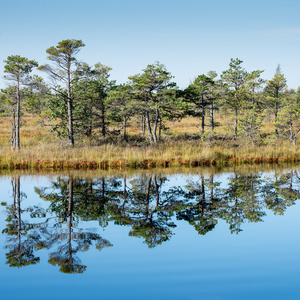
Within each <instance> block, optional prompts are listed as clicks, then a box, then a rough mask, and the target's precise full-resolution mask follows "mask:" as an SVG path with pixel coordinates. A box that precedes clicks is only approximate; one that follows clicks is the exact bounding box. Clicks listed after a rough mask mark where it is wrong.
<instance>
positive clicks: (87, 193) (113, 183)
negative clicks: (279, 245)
mask: <svg viewBox="0 0 300 300" xmlns="http://www.w3.org/2000/svg"><path fill="white" fill-rule="evenodd" d="M184 178H186V181H185V182H183V183H182V185H181V186H179V183H180V180H182V179H184ZM21 179H22V175H20V174H14V175H13V176H12V177H11V183H10V184H11V188H10V190H11V197H12V199H11V200H12V201H6V202H2V206H3V208H4V209H5V212H6V220H5V228H4V230H3V231H2V234H5V236H6V242H5V250H6V253H5V255H6V261H5V263H6V264H7V265H9V266H10V267H23V266H29V265H35V264H38V263H39V262H40V257H39V256H38V253H39V250H42V249H44V250H46V251H47V252H48V263H49V264H51V265H53V266H57V267H59V270H60V272H63V273H69V274H75V273H84V272H85V271H86V269H87V266H86V265H84V263H82V262H81V259H80V257H79V256H80V253H81V252H83V251H88V250H89V249H90V248H95V249H97V250H99V251H101V250H102V249H105V248H110V247H113V245H112V243H111V242H110V241H109V238H108V239H106V238H103V237H102V236H101V235H99V234H98V233H97V230H94V229H93V230H88V229H87V228H84V227H85V226H82V224H84V223H86V222H89V221H97V222H98V224H99V226H100V227H101V228H105V227H107V226H108V225H109V224H111V223H113V224H114V226H127V227H128V228H130V231H129V236H130V237H138V238H141V239H142V240H143V242H144V243H145V244H146V245H147V246H148V247H149V248H155V247H157V246H159V245H161V244H163V243H165V242H168V241H169V240H170V239H171V238H172V236H173V235H174V228H176V226H177V225H176V224H177V222H186V223H187V224H189V226H192V227H193V228H194V230H196V232H197V233H198V234H199V235H206V234H209V232H211V231H213V230H214V229H215V227H216V226H217V225H218V222H219V221H220V220H224V221H225V222H226V224H227V226H228V228H229V230H230V232H231V233H232V234H239V233H240V232H241V231H242V230H243V224H244V223H245V222H262V221H263V220H264V218H265V217H266V210H270V211H272V212H273V213H274V214H275V215H283V214H284V213H285V211H286V210H287V209H288V207H291V206H293V205H294V204H296V202H297V200H298V199H299V198H300V192H299V186H300V177H299V173H298V170H297V168H294V169H288V170H285V171H284V170H275V171H271V172H270V173H268V174H266V173H264V172H262V171H259V172H252V173H251V172H250V173H248V172H245V171H244V170H239V169H238V168H234V169H233V171H231V172H227V173H223V174H217V175H216V174H214V172H211V173H209V172H207V173H206V174H205V173H204V174H203V173H198V174H193V175H184V176H183V175H172V176H169V177H168V176H167V175H164V174H157V173H152V172H151V171H149V170H148V171H147V172H143V173H142V174H141V175H140V176H138V175H134V176H132V177H127V175H126V174H123V176H120V175H118V176H116V175H111V176H109V177H104V176H98V177H96V178H91V177H85V178H84V177H81V176H80V174H76V173H73V172H70V173H69V174H67V173H64V174H61V175H59V174H57V175H56V176H53V177H52V178H51V185H50V186H35V187H34V193H35V195H36V196H38V199H39V201H43V203H44V205H43V206H39V205H38V203H39V202H38V201H36V202H37V203H36V204H34V205H29V206H26V200H27V199H26V194H25V193H24V192H22V180H21ZM107 251H109V250H107Z"/></svg>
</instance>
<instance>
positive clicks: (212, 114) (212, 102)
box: [210, 100, 215, 140]
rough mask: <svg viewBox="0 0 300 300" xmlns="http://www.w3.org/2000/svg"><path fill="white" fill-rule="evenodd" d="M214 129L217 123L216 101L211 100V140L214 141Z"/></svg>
mask: <svg viewBox="0 0 300 300" xmlns="http://www.w3.org/2000/svg"><path fill="white" fill-rule="evenodd" d="M214 129H215V122H214V101H213V100H211V105H210V139H211V140H212V139H213V136H214Z"/></svg>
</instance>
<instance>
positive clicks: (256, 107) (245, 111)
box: [0, 39, 300, 149]
mask: <svg viewBox="0 0 300 300" xmlns="http://www.w3.org/2000/svg"><path fill="white" fill-rule="evenodd" d="M84 46H85V45H84V43H83V42H82V41H81V40H74V39H72V40H63V41H61V42H59V43H58V44H57V45H56V46H52V47H50V48H48V49H47V50H46V53H47V55H48V56H47V58H48V60H49V64H46V65H41V66H38V63H37V62H36V61H35V60H29V59H27V58H25V57H21V56H19V55H12V56H8V57H7V59H6V60H4V63H5V66H4V73H5V76H4V77H5V79H6V80H8V81H9V82H10V85H9V87H8V88H6V89H2V90H1V95H0V97H1V105H0V108H1V111H2V115H8V114H11V116H12V133H11V146H12V149H19V148H20V116H21V110H24V111H26V112H28V113H31V114H33V115H38V116H40V117H41V118H42V120H43V122H44V123H45V124H46V125H49V126H50V127H51V130H53V131H55V132H56V133H57V135H58V136H59V137H61V138H66V139H68V142H69V144H70V145H71V146H73V145H74V144H75V141H76V142H79V141H82V140H86V139H87V140H89V141H90V143H92V142H93V143H97V141H99V139H102V140H103V138H104V140H105V138H106V137H107V136H110V137H116V136H122V139H123V140H124V141H126V142H128V141H129V137H128V134H127V130H128V126H129V125H130V124H132V122H133V121H134V123H135V126H136V125H137V124H138V125H139V126H140V132H141V136H142V137H145V140H147V141H148V143H150V144H155V143H157V142H158V141H160V140H161V139H162V133H163V132H165V131H166V130H167V127H166V123H167V122H168V121H172V120H180V119H181V118H183V117H186V116H193V117H197V118H199V128H200V132H199V138H200V139H201V140H214V139H216V138H218V136H217V134H216V131H215V129H216V126H219V125H220V124H218V122H216V118H215V114H216V112H218V113H219V115H220V114H221V115H222V114H225V115H226V116H228V118H231V117H232V118H233V120H234V122H233V128H232V139H233V140H236V139H237V138H238V137H239V136H241V137H246V138H247V139H248V140H249V141H250V142H251V143H252V144H255V143H259V142H261V141H262V140H263V139H265V138H266V136H267V134H266V133H262V131H261V129H262V127H263V125H264V123H265V122H263V121H264V120H266V117H267V116H273V117H272V118H271V120H272V121H271V124H272V125H274V136H275V137H276V138H279V137H282V138H285V139H288V140H290V141H291V142H292V143H293V144H294V145H295V144H296V140H297V137H298V134H299V132H300V113H299V112H300V89H298V90H297V91H295V90H293V89H288V88H287V84H286V78H285V77H284V74H283V73H282V71H281V69H280V66H278V67H277V69H276V72H275V75H274V77H273V78H272V79H270V80H264V79H263V78H262V77H261V75H262V73H263V71H262V70H254V71H251V72H248V71H246V70H245V69H244V68H243V67H242V63H243V61H241V60H240V59H238V58H236V59H231V61H230V63H229V67H228V69H227V70H225V71H223V72H222V74H220V76H218V74H217V73H216V72H215V71H210V72H208V73H207V74H202V75H199V76H197V77H196V78H195V79H194V81H193V82H191V83H190V84H189V86H188V87H187V88H186V89H184V90H181V89H179V88H178V86H177V85H176V83H174V82H173V81H172V79H173V76H172V75H171V73H170V72H168V71H167V69H166V67H165V66H164V65H163V64H161V63H159V62H155V63H154V64H150V65H148V66H147V67H146V68H145V69H144V70H143V71H142V73H139V74H136V75H132V76H129V77H128V82H127V83H124V84H119V85H117V84H116V81H115V80H111V79H110V74H109V72H110V71H111V68H110V67H108V66H105V65H103V64H101V63H96V64H95V65H94V66H90V65H88V64H87V63H85V62H79V61H78V60H77V58H76V55H77V54H78V52H79V51H80V49H81V48H82V47H84ZM34 68H37V69H38V70H41V71H43V72H45V73H46V74H47V75H48V81H47V83H46V82H45V81H44V79H43V78H42V77H40V76H37V75H33V76H31V72H32V71H33V69H34ZM269 119H270V118H269ZM112 128H117V129H116V130H112ZM207 128H209V129H207ZM111 140H113V138H112V139H111Z"/></svg>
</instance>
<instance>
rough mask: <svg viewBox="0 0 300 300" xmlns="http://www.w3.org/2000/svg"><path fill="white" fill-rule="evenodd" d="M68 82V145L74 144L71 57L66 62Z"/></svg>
mask: <svg viewBox="0 0 300 300" xmlns="http://www.w3.org/2000/svg"><path fill="white" fill-rule="evenodd" d="M67 80H68V82H67V90H68V100H67V103H68V127H69V144H70V146H72V147H73V146H74V132H73V103H72V97H71V59H70V60H69V62H68V79H67Z"/></svg>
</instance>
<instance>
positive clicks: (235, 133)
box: [233, 107, 238, 141]
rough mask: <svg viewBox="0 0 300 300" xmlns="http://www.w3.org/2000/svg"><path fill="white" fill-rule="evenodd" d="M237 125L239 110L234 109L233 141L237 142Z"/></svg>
mask: <svg viewBox="0 0 300 300" xmlns="http://www.w3.org/2000/svg"><path fill="white" fill-rule="evenodd" d="M237 125H238V108H237V107H235V108H234V136H233V139H234V140H235V141H236V138H237Z"/></svg>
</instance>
